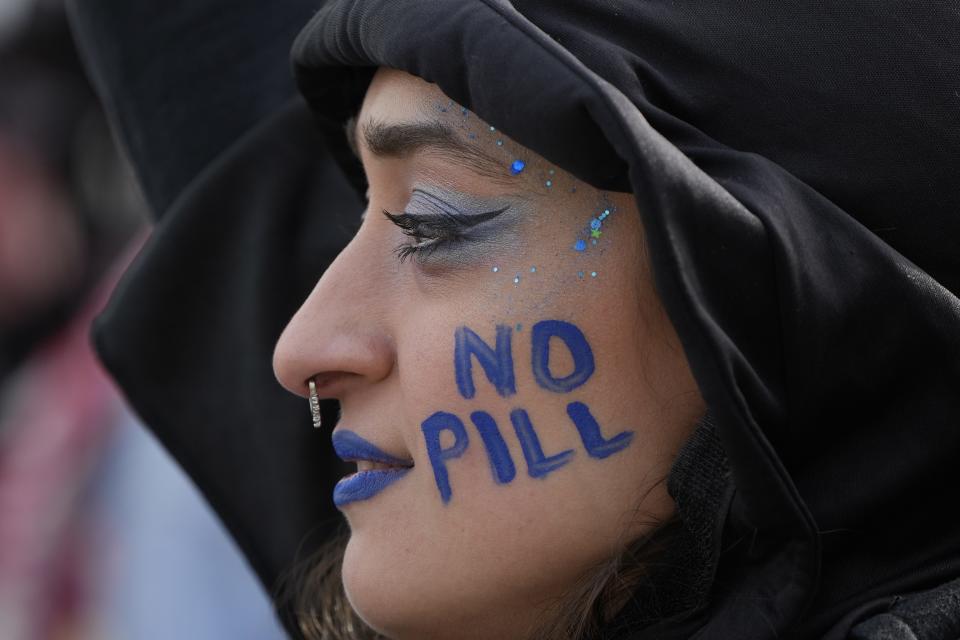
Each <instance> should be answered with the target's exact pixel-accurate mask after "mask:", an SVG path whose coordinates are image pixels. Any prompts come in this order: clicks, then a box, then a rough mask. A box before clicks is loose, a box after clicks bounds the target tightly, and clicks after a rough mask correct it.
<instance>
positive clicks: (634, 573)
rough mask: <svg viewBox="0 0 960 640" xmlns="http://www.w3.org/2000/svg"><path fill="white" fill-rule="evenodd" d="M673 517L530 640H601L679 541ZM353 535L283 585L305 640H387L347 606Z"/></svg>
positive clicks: (589, 579) (282, 601)
mask: <svg viewBox="0 0 960 640" xmlns="http://www.w3.org/2000/svg"><path fill="white" fill-rule="evenodd" d="M679 529H680V520H679V517H678V516H674V517H672V518H670V519H669V520H667V521H665V522H663V523H660V524H659V525H658V526H656V527H655V528H654V529H653V530H652V531H651V532H650V533H649V534H647V535H644V536H641V537H640V538H638V539H636V540H634V541H633V542H631V543H630V544H629V545H628V546H627V548H626V549H625V550H624V551H623V552H621V553H620V554H618V555H617V556H615V557H614V558H612V559H610V560H607V561H605V562H603V563H601V564H599V565H597V566H595V567H593V568H592V569H590V570H589V571H587V572H586V573H584V575H583V576H582V577H581V578H580V580H578V581H577V582H576V583H575V584H574V585H573V586H572V587H571V588H570V589H568V590H567V592H566V593H565V594H564V596H562V597H561V598H560V599H559V600H558V601H557V602H556V603H554V606H553V607H551V609H550V614H549V615H545V616H544V619H543V620H542V621H541V623H540V624H539V625H538V626H537V628H536V629H535V630H533V631H534V632H533V633H531V634H530V637H535V638H538V640H540V639H542V640H591V639H593V638H599V637H600V633H601V630H602V629H603V627H604V626H605V624H606V623H607V622H609V621H610V620H611V618H613V616H614V615H615V614H617V613H618V612H619V611H620V610H621V609H622V608H623V606H624V605H625V604H626V603H627V602H628V601H629V600H630V599H631V598H632V597H633V595H634V592H635V591H636V589H637V588H638V587H639V586H640V585H642V584H643V583H644V582H645V581H646V580H647V578H649V577H650V571H649V569H650V567H652V566H655V565H656V564H657V562H658V560H659V559H660V558H662V557H665V556H666V555H667V554H666V552H667V549H668V548H670V547H671V545H673V544H674V543H675V541H676V540H677V539H678V538H679V537H680V536H679V535H678V531H679ZM348 539H349V534H348V532H347V531H346V530H345V529H342V530H340V531H339V532H338V533H337V534H336V535H335V536H334V537H333V538H331V539H330V540H329V541H328V542H326V543H325V544H324V545H323V546H321V547H320V549H318V550H317V551H316V552H314V553H313V555H312V556H310V557H309V558H308V559H306V560H304V561H302V562H300V563H298V564H296V565H295V566H294V568H293V570H291V571H290V572H289V573H288V574H287V575H286V576H284V578H283V579H282V580H281V582H280V587H279V588H278V590H277V597H276V600H277V603H278V606H279V607H281V609H287V610H291V611H292V613H293V615H294V616H295V622H296V625H297V628H298V629H299V631H300V633H301V634H302V636H303V637H304V638H305V639H306V640H385V638H384V636H382V635H380V634H379V633H377V632H376V631H374V630H373V629H371V628H370V627H368V626H367V625H366V624H365V623H364V622H363V620H361V619H360V616H359V615H357V613H356V611H354V610H353V608H352V607H351V606H350V603H349V602H348V601H347V596H346V593H345V592H344V589H343V580H342V575H341V567H342V564H343V553H344V549H345V548H346V544H347V540H348Z"/></svg>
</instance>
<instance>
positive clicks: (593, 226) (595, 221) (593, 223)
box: [590, 218, 600, 231]
mask: <svg viewBox="0 0 960 640" xmlns="http://www.w3.org/2000/svg"><path fill="white" fill-rule="evenodd" d="M590 228H591V229H593V230H594V231H596V230H597V229H599V228H600V220H598V219H597V218H594V219H593V220H591V221H590Z"/></svg>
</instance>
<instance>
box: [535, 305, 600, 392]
mask: <svg viewBox="0 0 960 640" xmlns="http://www.w3.org/2000/svg"><path fill="white" fill-rule="evenodd" d="M554 337H556V338H560V340H562V341H563V343H564V344H565V345H566V346H567V349H569V351H570V355H571V356H573V372H572V373H571V374H570V375H568V376H564V377H563V378H555V377H554V376H553V374H552V373H550V338H554ZM531 341H532V343H533V347H532V355H531V357H532V366H533V376H534V378H536V380H537V384H539V385H540V386H541V387H543V388H544V389H546V390H547V391H553V392H554V393H569V392H570V391H573V390H574V389H576V388H577V387H579V386H580V385H582V384H583V383H585V382H586V381H587V380H588V379H589V378H590V376H591V375H593V368H594V364H593V351H592V350H591V349H590V343H588V342H587V339H586V338H585V337H584V335H583V332H582V331H580V329H578V328H577V327H576V326H575V325H573V324H570V323H569V322H564V321H562V320H541V321H540V322H538V323H537V324H535V325H533V336H532V338H531Z"/></svg>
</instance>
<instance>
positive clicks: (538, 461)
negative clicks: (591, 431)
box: [510, 409, 573, 478]
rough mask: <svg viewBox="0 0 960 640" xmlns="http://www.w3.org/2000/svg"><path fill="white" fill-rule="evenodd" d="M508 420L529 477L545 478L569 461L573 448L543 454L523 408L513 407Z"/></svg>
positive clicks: (538, 439)
mask: <svg viewBox="0 0 960 640" xmlns="http://www.w3.org/2000/svg"><path fill="white" fill-rule="evenodd" d="M510 422H512V423H513V429H514V431H516V432H517V439H518V440H519V441H520V447H521V448H522V449H523V457H524V458H525V459H526V461H527V473H529V474H530V477H531V478H545V477H546V476H547V475H548V474H550V473H551V472H553V471H556V470H557V469H559V468H560V467H562V466H564V465H565V464H567V463H568V462H570V458H572V457H573V449H567V450H566V451H561V452H560V453H557V454H554V455H552V456H548V455H544V453H543V447H542V446H541V445H540V438H538V437H537V432H536V431H534V430H533V425H532V424H531V423H530V416H528V415H527V412H526V411H524V410H523V409H514V410H513V411H511V412H510Z"/></svg>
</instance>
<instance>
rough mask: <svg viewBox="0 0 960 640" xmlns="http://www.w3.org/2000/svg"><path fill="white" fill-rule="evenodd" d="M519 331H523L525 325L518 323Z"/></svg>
mask: <svg viewBox="0 0 960 640" xmlns="http://www.w3.org/2000/svg"><path fill="white" fill-rule="evenodd" d="M517 331H523V325H522V324H520V323H519V322H518V323H517Z"/></svg>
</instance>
